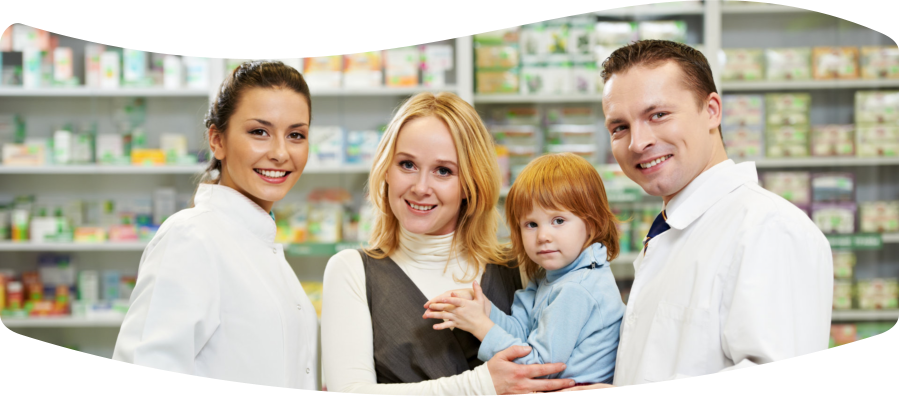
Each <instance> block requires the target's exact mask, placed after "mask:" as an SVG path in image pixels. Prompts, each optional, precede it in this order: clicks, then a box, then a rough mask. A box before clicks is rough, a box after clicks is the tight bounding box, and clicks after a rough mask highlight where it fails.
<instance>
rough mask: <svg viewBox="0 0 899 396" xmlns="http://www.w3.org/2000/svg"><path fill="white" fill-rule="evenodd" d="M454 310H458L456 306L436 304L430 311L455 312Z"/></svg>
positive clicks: (432, 305)
mask: <svg viewBox="0 0 899 396" xmlns="http://www.w3.org/2000/svg"><path fill="white" fill-rule="evenodd" d="M454 308H456V306H455V305H452V304H441V303H434V304H431V308H430V310H431V311H445V312H453V309H454Z"/></svg>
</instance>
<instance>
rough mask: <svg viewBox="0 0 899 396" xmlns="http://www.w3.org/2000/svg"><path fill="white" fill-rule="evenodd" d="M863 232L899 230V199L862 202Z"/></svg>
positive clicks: (860, 224)
mask: <svg viewBox="0 0 899 396" xmlns="http://www.w3.org/2000/svg"><path fill="white" fill-rule="evenodd" d="M860 206H861V210H860V212H861V214H860V222H859V228H860V229H861V232H879V233H892V232H899V201H873V202H862V203H861V204H860Z"/></svg>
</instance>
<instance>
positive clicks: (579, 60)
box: [519, 15, 598, 94]
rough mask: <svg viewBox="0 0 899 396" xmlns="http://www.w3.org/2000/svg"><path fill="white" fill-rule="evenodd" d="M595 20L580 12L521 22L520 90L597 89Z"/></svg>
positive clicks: (571, 91) (576, 91)
mask: <svg viewBox="0 0 899 396" xmlns="http://www.w3.org/2000/svg"><path fill="white" fill-rule="evenodd" d="M594 24H595V20H594V19H593V18H592V17H591V16H585V15H580V16H575V17H570V18H561V19H554V20H550V21H545V22H541V23H536V24H531V25H525V26H522V28H521V34H520V44H519V48H521V64H522V65H521V79H520V81H521V93H522V94H592V93H596V90H597V77H598V72H597V68H596V58H595V56H594V53H593V49H594V48H593V47H594V42H595V35H594V28H595V25H594Z"/></svg>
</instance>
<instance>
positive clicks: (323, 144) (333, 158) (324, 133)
mask: <svg viewBox="0 0 899 396" xmlns="http://www.w3.org/2000/svg"><path fill="white" fill-rule="evenodd" d="M344 140H345V137H344V133H343V128H341V127H339V126H312V127H310V129H309V162H308V163H307V164H306V166H324V167H337V166H341V165H343V164H344V154H345V152H346V149H345V148H344Z"/></svg>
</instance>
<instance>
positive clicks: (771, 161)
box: [738, 157, 899, 169]
mask: <svg viewBox="0 0 899 396" xmlns="http://www.w3.org/2000/svg"><path fill="white" fill-rule="evenodd" d="M743 161H747V162H750V161H751V162H755V166H756V168H759V169H765V168H817V167H844V166H890V165H899V157H881V158H858V157H808V158H759V159H747V160H741V161H738V162H743Z"/></svg>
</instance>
